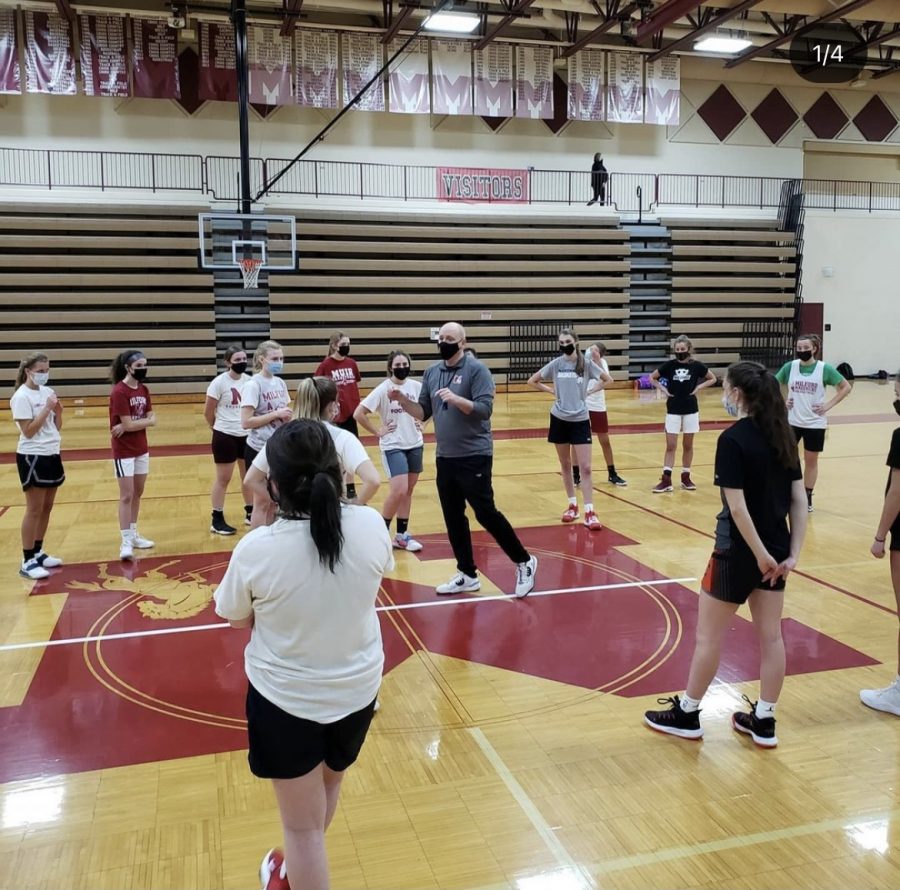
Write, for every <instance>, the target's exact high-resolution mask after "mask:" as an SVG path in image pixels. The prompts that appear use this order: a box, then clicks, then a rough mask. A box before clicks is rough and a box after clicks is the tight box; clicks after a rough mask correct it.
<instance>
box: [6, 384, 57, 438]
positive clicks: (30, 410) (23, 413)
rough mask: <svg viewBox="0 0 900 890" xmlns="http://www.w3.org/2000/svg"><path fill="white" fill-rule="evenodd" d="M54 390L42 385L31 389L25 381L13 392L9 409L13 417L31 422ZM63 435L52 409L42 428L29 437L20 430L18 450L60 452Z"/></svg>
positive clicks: (16, 419) (42, 408)
mask: <svg viewBox="0 0 900 890" xmlns="http://www.w3.org/2000/svg"><path fill="white" fill-rule="evenodd" d="M53 394H54V393H53V390H52V389H50V387H49V386H41V387H38V389H31V388H30V387H28V386H26V385H25V384H24V383H23V384H22V385H21V386H20V387H19V388H18V389H17V390H16V391H15V392H14V393H13V397H12V398H11V399H10V400H9V409H10V412H11V413H12V419H13V420H15V421H19V420H21V421H24V422H26V423H31V421H32V420H34V418H35V417H37V416H38V414H40V413H41V411H43V410H44V406H45V405H46V404H47V399H49V398H50V396H52V395H53ZM60 440H61V436H60V434H59V430H58V429H57V428H56V414H55V413H54V412H53V411H51V412H50V413H49V414H48V415H47V419H46V420H45V421H44V422H43V424H42V425H41V428H40V429H39V430H38V431H37V432H36V433H35V434H34V435H33V436H32V437H31V438H30V439H29V438H28V437H27V436H26V435H25V434H24V433H23V432H22V431H21V430H19V443H18V445H17V446H16V451H17V452H18V453H19V454H43V455H45V456H46V455H51V454H59V443H60Z"/></svg>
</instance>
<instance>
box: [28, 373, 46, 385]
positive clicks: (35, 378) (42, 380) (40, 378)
mask: <svg viewBox="0 0 900 890" xmlns="http://www.w3.org/2000/svg"><path fill="white" fill-rule="evenodd" d="M49 379H50V372H49V371H33V372H32V374H31V380H32V382H33V383H34V385H35V386H46V385H47V381H48V380H49Z"/></svg>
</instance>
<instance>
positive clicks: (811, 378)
mask: <svg viewBox="0 0 900 890" xmlns="http://www.w3.org/2000/svg"><path fill="white" fill-rule="evenodd" d="M775 377H776V379H777V380H778V382H779V383H782V384H786V385H787V388H788V402H789V403H790V404H789V407H788V420H789V421H790V424H791V426H799V427H804V428H806V429H824V428H825V427H827V426H828V418H827V417H825V415H824V414H816V412H815V411H813V408H814V407H815V406H816V405H821V404H823V403H824V401H825V387H826V386H838V385H839V384H840V383H842V382H843V380H844V378H843V377H842V376H841V375H840V374H839V373H838V372H837V371H836V370H835V369H834V368H832V367H831V365H826V364H825V362H816V363H815V364H814V365H803V364H802V363H801V362H800V359H794V361H792V362H787V363H785V364H784V365H782V367H781V369H780V370H779V371H778V373H777V374H776V375H775Z"/></svg>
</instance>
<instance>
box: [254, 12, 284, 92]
mask: <svg viewBox="0 0 900 890" xmlns="http://www.w3.org/2000/svg"><path fill="white" fill-rule="evenodd" d="M247 67H248V68H249V74H250V103H251V104H252V105H289V104H291V101H292V96H291V80H292V77H291V41H290V39H289V38H288V39H286V38H284V37H282V36H281V30H280V28H279V27H275V28H272V27H269V26H268V25H248V26H247Z"/></svg>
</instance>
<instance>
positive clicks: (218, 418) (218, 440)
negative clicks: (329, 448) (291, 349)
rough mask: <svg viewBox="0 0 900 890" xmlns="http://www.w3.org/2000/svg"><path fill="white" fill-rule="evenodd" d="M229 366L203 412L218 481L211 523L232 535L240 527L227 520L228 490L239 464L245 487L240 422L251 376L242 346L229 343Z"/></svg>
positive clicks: (249, 504)
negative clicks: (242, 397) (247, 372)
mask: <svg viewBox="0 0 900 890" xmlns="http://www.w3.org/2000/svg"><path fill="white" fill-rule="evenodd" d="M223 358H224V360H225V367H226V368H227V369H228V370H227V371H224V372H223V373H221V374H219V376H218V377H216V378H215V380H213V381H212V383H210V385H209V388H208V389H207V390H206V404H205V406H204V408H203V416H204V418H206V423H207V424H208V425H209V428H210V429H211V430H212V454H213V463H214V464H215V466H216V481H215V482H213V487H212V524H211V525H210V527H209V530H210V531H211V532H213V534H216V535H233V534H234V533H235V532H236V531H237V529H236V528H235V527H234V526H232V525H229V524H228V523H227V522H226V521H225V492H226V491H227V490H228V483H229V482H231V477H232V475H234V465H235V464H238V467H239V471H240V474H241V483H242V488H243V479H244V475H245V474H246V472H247V465H246V464H245V463H244V452H245V450H246V448H247V432H248V431H247V430H245V429H244V428H243V427H242V426H241V396H242V394H243V391H244V385H245V384H246V383H247V381H248V380H250V377H249V375H248V374H245V373H244V372H245V371H246V370H247V353H246V352H245V351H244V350H243V349H242V348H241V347H240V346H229V347H228V348H227V349H226V350H225V354H224V356H223ZM244 512H245V514H246V519H245V522H246V523H247V525H249V524H250V517H251V515H252V513H253V496H252V494H251V493H250V492H248V491H244Z"/></svg>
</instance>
